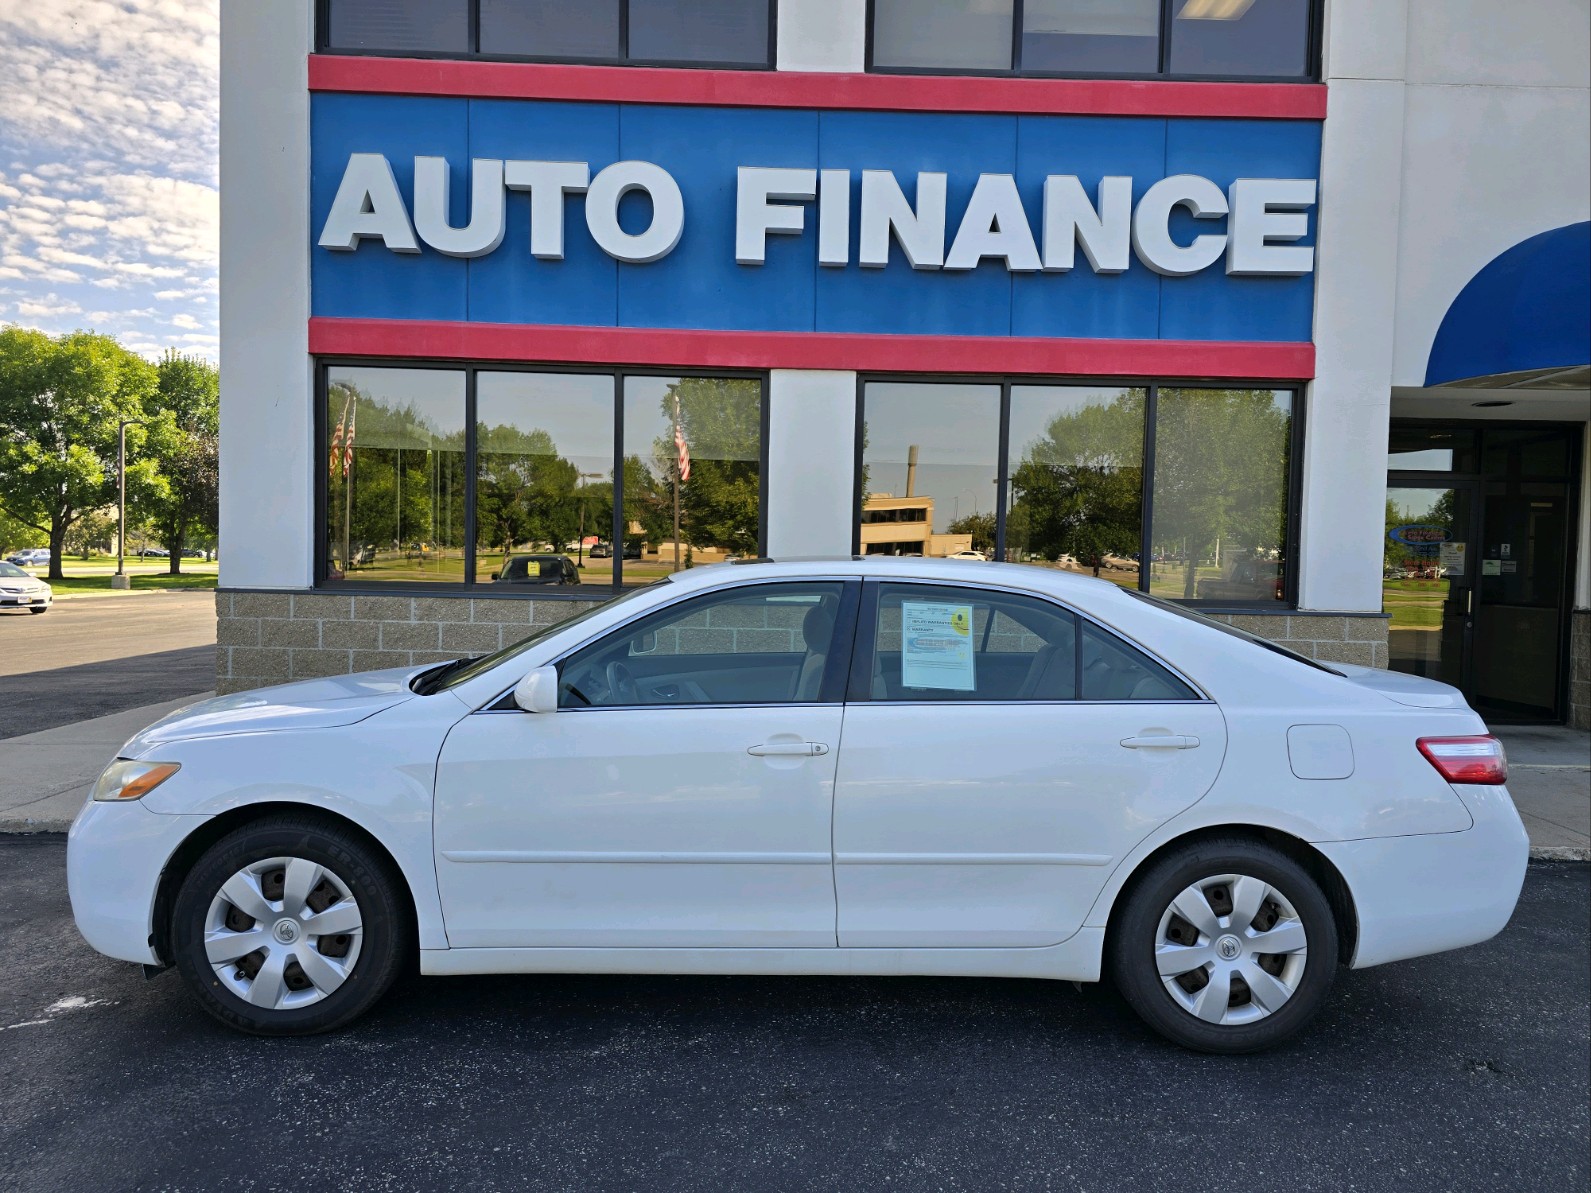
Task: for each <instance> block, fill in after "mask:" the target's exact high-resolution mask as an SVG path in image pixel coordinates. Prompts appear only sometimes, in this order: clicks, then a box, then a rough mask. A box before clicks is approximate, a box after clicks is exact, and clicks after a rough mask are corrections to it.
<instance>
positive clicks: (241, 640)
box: [215, 592, 598, 693]
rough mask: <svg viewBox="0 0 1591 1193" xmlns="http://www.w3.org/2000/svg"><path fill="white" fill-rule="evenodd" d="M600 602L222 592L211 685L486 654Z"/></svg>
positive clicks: (240, 686)
mask: <svg viewBox="0 0 1591 1193" xmlns="http://www.w3.org/2000/svg"><path fill="white" fill-rule="evenodd" d="M597 603H598V602H596V601H569V600H563V601H546V600H542V601H538V600H533V599H526V598H524V597H517V598H507V597H494V598H487V597H423V596H422V597H407V596H363V595H361V596H344V595H342V594H340V593H339V594H336V595H333V594H330V593H276V592H219V593H217V594H216V602H215V604H216V608H215V612H216V691H218V692H222V693H226V692H242V691H247V690H248V689H250V688H263V687H269V686H270V685H272V684H279V683H285V682H287V681H288V680H290V679H314V678H318V677H320V676H324V675H348V674H350V673H352V672H355V671H375V670H378V669H380V668H383V667H410V666H419V665H424V664H426V663H441V662H445V661H447V660H448V659H456V658H458V657H459V656H460V655H472V654H485V653H487V652H489V651H493V650H497V649H498V648H500V647H503V646H507V645H509V644H510V643H512V642H516V641H518V640H519V639H520V638H523V637H524V636H525V635H526V634H528V633H530V630H531V627H532V626H537V625H547V624H549V623H551V622H555V621H562V620H563V619H564V618H566V617H573V616H574V615H575V614H576V613H581V612H584V611H585V610H586V609H589V608H591V606H592V605H595V604H597Z"/></svg>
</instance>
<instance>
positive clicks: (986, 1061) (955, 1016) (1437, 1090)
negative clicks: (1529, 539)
mask: <svg viewBox="0 0 1591 1193" xmlns="http://www.w3.org/2000/svg"><path fill="white" fill-rule="evenodd" d="M1588 922H1591V867H1587V866H1586V865H1583V864H1556V865H1550V864H1549V865H1534V866H1532V867H1531V871H1530V875H1529V878H1528V879H1527V881H1526V885H1525V893H1524V898H1523V900H1522V902H1521V905H1520V908H1519V911H1518V912H1517V913H1516V915H1515V918H1514V922H1513V923H1512V924H1511V925H1510V927H1509V928H1508V929H1507V930H1506V931H1505V932H1504V933H1503V935H1502V936H1500V937H1498V938H1497V939H1496V940H1494V941H1491V942H1489V943H1488V944H1485V945H1481V946H1478V947H1476V948H1473V949H1468V950H1464V951H1461V952H1458V953H1450V954H1446V955H1443V956H1438V957H1430V958H1425V959H1422V960H1418V961H1412V962H1405V963H1403V964H1399V965H1392V966H1387V967H1383V968H1380V969H1374V970H1367V971H1364V972H1360V973H1344V974H1343V975H1341V977H1340V979H1339V982H1338V986H1337V990H1336V992H1335V995H1334V997H1333V1000H1332V1003H1331V1005H1330V1007H1329V1008H1328V1010H1327V1012H1326V1014H1325V1015H1324V1017H1323V1018H1322V1020H1321V1021H1319V1022H1318V1023H1317V1024H1316V1025H1315V1027H1314V1028H1313V1029H1312V1030H1311V1031H1310V1032H1308V1033H1307V1034H1306V1035H1305V1036H1303V1037H1302V1038H1300V1039H1298V1040H1297V1041H1295V1042H1294V1043H1292V1044H1291V1045H1289V1046H1287V1047H1285V1048H1284V1049H1282V1050H1280V1051H1277V1052H1273V1053H1270V1054H1267V1055H1263V1056H1258V1057H1244V1058H1235V1059H1232V1058H1226V1059H1220V1058H1211V1057H1201V1056H1195V1055H1192V1054H1189V1053H1184V1052H1181V1051H1179V1050H1177V1049H1175V1048H1172V1047H1170V1046H1169V1045H1165V1044H1163V1043H1160V1042H1159V1041H1158V1040H1156V1039H1154V1038H1152V1037H1150V1036H1149V1034H1148V1033H1147V1031H1146V1030H1145V1029H1144V1028H1142V1027H1141V1026H1140V1025H1139V1024H1138V1022H1137V1021H1136V1020H1135V1019H1134V1018H1133V1017H1132V1015H1131V1013H1130V1012H1128V1011H1127V1010H1126V1009H1125V1008H1124V1007H1123V1006H1122V1005H1121V1004H1120V1003H1118V1002H1117V1001H1116V1000H1115V999H1114V998H1113V997H1112V996H1110V995H1109V994H1105V993H1099V992H1095V993H1091V994H1079V993H1077V992H1076V991H1075V990H1074V989H1073V988H1072V987H1071V986H1069V985H1058V984H1053V983H1044V982H1034V981H985V980H970V979H956V980H948V979H946V980H942V979H923V978H899V979H880V978H869V979H836V978H784V979H773V978H702V977H662V978H659V977H580V976H568V977H564V976H557V977H518V978H500V977H494V978H449V979H440V978H427V979H421V978H411V979H408V980H406V981H405V982H403V983H400V985H399V987H398V988H397V989H396V990H394V992H393V993H392V995H390V996H389V997H388V998H387V1000H386V1001H385V1002H384V1003H382V1004H381V1005H380V1006H379V1007H377V1009H376V1010H375V1012H374V1013H373V1014H372V1015H371V1016H369V1017H368V1018H367V1019H365V1020H364V1021H362V1022H361V1023H359V1024H356V1025H355V1026H354V1027H352V1028H350V1029H348V1030H346V1031H344V1032H342V1033H340V1034H336V1035H331V1036H324V1037H319V1038H314V1039H305V1040H257V1039H250V1038H246V1037H242V1036H237V1035H233V1034H232V1033H230V1032H228V1031H227V1030H226V1029H224V1028H222V1027H220V1026H219V1025H216V1024H213V1023H212V1022H211V1021H210V1020H209V1019H207V1018H206V1017H205V1016H203V1014H202V1013H200V1012H199V1011H197V1010H196V1009H195V1008H194V1007H193V1005H192V1004H191V1003H189V1002H188V1000H187V998H186V997H185V995H184V994H183V991H182V990H181V988H180V985H179V983H178V981H177V979H176V976H175V974H166V975H163V976H162V977H160V978H158V979H156V980H155V981H152V982H145V981H144V980H143V978H142V977H141V976H140V975H139V971H138V970H137V969H136V968H135V967H133V966H130V965H124V964H121V963H119V962H114V961H109V960H106V959H104V958H102V957H99V956H98V955H96V954H94V953H92V952H91V951H90V950H89V949H88V948H87V946H86V945H84V944H83V942H82V941H81V940H80V939H79V938H78V937H77V934H76V932H75V930H74V928H73V926H72V923H71V919H70V915H69V912H68V908H67V903H66V896H65V891H64V844H63V842H62V840H61V838H59V837H54V838H20V837H9V838H5V837H0V956H4V957H5V958H6V964H5V965H4V966H3V967H0V1072H3V1073H4V1074H5V1075H6V1080H5V1081H3V1082H0V1188H5V1189H8V1190H11V1189H14V1190H19V1191H28V1193H32V1191H35V1190H72V1191H73V1193H81V1191H82V1190H89V1189H92V1190H108V1189H171V1190H204V1189H217V1188H223V1187H224V1188H228V1189H237V1190H256V1189H261V1190H263V1189H303V1188H320V1189H359V1190H366V1189H383V1190H385V1189H416V1190H419V1189H446V1188H470V1189H479V1190H491V1189H569V1190H598V1189H626V1190H648V1189H668V1190H681V1189H704V1190H706V1189H711V1190H715V1191H719V1190H739V1189H779V1190H794V1189H865V1190H877V1189H945V1190H962V1189H966V1190H974V1189H977V1190H982V1189H1082V1190H1114V1189H1133V1190H1160V1189H1164V1190H1177V1191H1179V1193H1182V1191H1185V1190H1188V1189H1190V1188H1191V1189H1218V1188H1232V1189H1242V1190H1245V1191H1256V1190H1269V1189H1289V1190H1313V1189H1319V1190H1333V1191H1338V1190H1383V1189H1386V1190H1393V1189H1396V1190H1426V1189H1429V1190H1468V1189H1476V1190H1480V1189H1486V1190H1495V1189H1500V1188H1505V1189H1532V1190H1556V1189H1583V1188H1585V1187H1586V1183H1587V1178H1588V1160H1587V1148H1586V1141H1587V1134H1588V1129H1591V1118H1588V1115H1591V1111H1588V1106H1591V1089H1588V1080H1591V1079H1588V1070H1591V1043H1588V1030H1587V1029H1588V1020H1591V992H1588V985H1591V946H1588Z"/></svg>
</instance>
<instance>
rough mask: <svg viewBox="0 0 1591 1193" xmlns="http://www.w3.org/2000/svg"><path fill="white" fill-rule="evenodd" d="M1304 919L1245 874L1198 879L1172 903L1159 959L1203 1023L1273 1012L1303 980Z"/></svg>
mask: <svg viewBox="0 0 1591 1193" xmlns="http://www.w3.org/2000/svg"><path fill="white" fill-rule="evenodd" d="M1308 945H1309V942H1308V940H1307V938H1306V937H1305V934H1304V925H1303V922H1302V921H1301V920H1300V919H1299V918H1298V912H1297V911H1296V910H1294V908H1293V905H1292V904H1291V903H1289V902H1288V901H1287V899H1286V897H1285V896H1284V895H1283V894H1282V893H1281V892H1280V891H1278V890H1277V889H1276V888H1275V887H1273V886H1270V885H1269V884H1268V883H1265V882H1262V881H1261V880H1260V879H1258V878H1253V877H1250V876H1248V875H1245V874H1218V875H1215V876H1214V877H1212V878H1204V879H1200V880H1199V881H1198V882H1196V883H1194V884H1193V885H1192V886H1190V887H1188V888H1187V889H1186V890H1184V891H1183V892H1182V893H1181V894H1179V895H1178V896H1177V897H1176V898H1175V899H1173V900H1172V901H1171V906H1169V907H1167V908H1166V910H1165V912H1164V914H1162V915H1161V917H1160V927H1159V930H1158V931H1157V932H1156V934H1155V966H1156V968H1157V969H1158V971H1159V973H1160V981H1161V982H1162V983H1163V984H1164V985H1165V988H1166V993H1167V994H1169V995H1170V996H1171V998H1172V1001H1174V1002H1175V1003H1176V1004H1177V1005H1178V1006H1180V1007H1181V1008H1182V1009H1183V1010H1185V1011H1187V1012H1188V1014H1190V1015H1193V1016H1195V1017H1196V1018H1199V1019H1202V1020H1204V1021H1205V1022H1206V1023H1217V1024H1226V1025H1236V1024H1242V1023H1253V1022H1254V1021H1256V1020H1258V1019H1264V1018H1265V1017H1266V1016H1267V1015H1274V1014H1275V1013H1276V1012H1277V1011H1279V1010H1281V1008H1282V1006H1283V1004H1285V1003H1286V1002H1287V1000H1288V999H1289V998H1291V997H1292V996H1293V994H1294V993H1295V992H1296V991H1297V990H1298V983H1299V982H1300V981H1302V980H1303V976H1304V965H1305V963H1306V961H1307V958H1308V954H1309V948H1308Z"/></svg>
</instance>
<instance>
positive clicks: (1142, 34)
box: [1022, 0, 1161, 75]
mask: <svg viewBox="0 0 1591 1193" xmlns="http://www.w3.org/2000/svg"><path fill="white" fill-rule="evenodd" d="M1160 3H1161V0H1026V3H1024V4H1023V5H1022V69H1023V70H1025V71H1031V72H1034V73H1044V74H1122V75H1139V74H1146V75H1152V74H1154V73H1155V72H1156V71H1157V70H1159V69H1160Z"/></svg>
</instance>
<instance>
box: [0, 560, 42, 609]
mask: <svg viewBox="0 0 1591 1193" xmlns="http://www.w3.org/2000/svg"><path fill="white" fill-rule="evenodd" d="M46 562H48V560H46ZM54 599H55V591H54V590H53V589H52V588H51V587H50V586H49V585H48V584H46V583H45V582H44V581H43V580H38V579H35V578H34V577H33V576H31V575H29V574H28V573H27V572H25V571H23V570H22V569H21V568H19V567H18V566H17V565H16V564H14V563H6V562H5V561H4V560H0V609H26V610H27V611H28V612H29V613H48V612H49V610H50V604H51V602H52V601H54Z"/></svg>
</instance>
